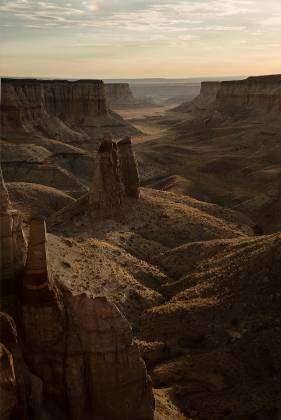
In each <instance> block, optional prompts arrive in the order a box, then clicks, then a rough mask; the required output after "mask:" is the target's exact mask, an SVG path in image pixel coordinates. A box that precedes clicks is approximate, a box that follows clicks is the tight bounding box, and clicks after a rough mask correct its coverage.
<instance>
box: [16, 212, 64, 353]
mask: <svg viewBox="0 0 281 420" xmlns="http://www.w3.org/2000/svg"><path fill="white" fill-rule="evenodd" d="M22 286H23V287H22V289H23V291H22V314H23V317H22V319H23V330H24V335H25V340H26V341H27V342H28V345H29V346H30V345H31V346H34V347H35V348H36V345H38V346H39V347H40V346H41V345H42V344H43V343H44V344H45V345H46V346H48V345H49V346H52V345H53V344H54V343H55V342H56V341H57V340H58V338H59V336H60V333H61V330H62V309H61V306H62V305H61V304H60V302H59V295H58V290H57V288H56V287H55V285H54V282H53V279H52V276H50V274H49V267H48V257H47V250H46V224H45V220H44V219H34V220H32V221H31V225H30V235H29V244H28V251H27V260H26V266H25V270H24V276H23V285H22Z"/></svg>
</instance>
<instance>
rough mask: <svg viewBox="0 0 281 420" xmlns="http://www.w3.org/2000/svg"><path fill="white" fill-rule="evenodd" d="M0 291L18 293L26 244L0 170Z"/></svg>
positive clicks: (20, 221)
mask: <svg viewBox="0 0 281 420" xmlns="http://www.w3.org/2000/svg"><path fill="white" fill-rule="evenodd" d="M0 200H1V204H0V249H1V253H0V290H1V295H2V296H7V295H14V294H17V293H18V292H19V290H18V289H19V284H18V280H19V278H20V275H21V273H22V270H23V266H24V261H25V255H26V242H25V238H24V234H23V230H22V217H21V215H20V213H19V212H18V211H16V210H13V209H12V205H11V202H10V199H9V194H8V191H7V188H6V186H5V182H4V179H3V175H2V170H1V168H0Z"/></svg>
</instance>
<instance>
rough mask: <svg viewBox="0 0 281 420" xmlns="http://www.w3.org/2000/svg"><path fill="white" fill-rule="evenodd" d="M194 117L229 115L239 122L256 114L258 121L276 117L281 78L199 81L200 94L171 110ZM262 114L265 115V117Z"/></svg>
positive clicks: (273, 76) (280, 98)
mask: <svg viewBox="0 0 281 420" xmlns="http://www.w3.org/2000/svg"><path fill="white" fill-rule="evenodd" d="M174 110H175V111H177V112H191V113H193V114H194V116H200V113H201V115H202V116H203V114H202V112H203V113H204V112H205V117H208V116H209V118H211V120H210V122H212V118H213V117H214V116H216V117H218V115H220V118H221V119H222V120H223V119H224V118H229V117H232V116H239V118H241V119H245V118H248V117H251V116H253V115H256V116H257V115H259V116H260V117H261V118H262V119H265V118H270V117H273V116H274V115H278V114H279V113H280V110H281V76H280V75H272V76H257V77H248V78H247V79H245V80H233V81H224V82H202V84H201V91H200V94H199V95H198V96H197V97H196V98H195V99H193V100H192V101H191V102H186V103H184V104H182V105H180V106H178V107H177V108H175V109H174ZM265 112H266V114H265Z"/></svg>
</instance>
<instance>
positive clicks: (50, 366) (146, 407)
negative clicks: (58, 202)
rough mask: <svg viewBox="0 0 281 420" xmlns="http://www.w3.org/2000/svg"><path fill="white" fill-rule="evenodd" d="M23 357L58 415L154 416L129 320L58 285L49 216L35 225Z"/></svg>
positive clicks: (98, 300)
mask: <svg viewBox="0 0 281 420" xmlns="http://www.w3.org/2000/svg"><path fill="white" fill-rule="evenodd" d="M22 324H23V325H22V331H23V343H24V355H25V359H26V361H27V363H28V366H29V367H30V368H31V370H32V372H34V373H35V374H36V375H38V376H39V377H40V378H41V379H42V381H43V384H44V399H45V405H46V407H47V410H48V411H49V412H51V413H52V415H53V418H55V419H56V418H64V417H65V418H68V419H78V418H83V419H85V420H87V419H89V420H90V419H94V418H104V419H110V420H114V419H116V420H117V419H120V418H122V419H128V420H129V419H132V418H134V419H139V420H146V419H147V420H149V419H153V410H154V400H153V396H152V388H151V384H150V380H149V378H148V376H147V373H146V369H145V364H144V362H143V361H142V359H141V357H140V354H139V351H138V349H137V347H136V346H135V345H134V344H133V341H132V331H131V327H130V325H129V323H128V322H127V320H126V319H125V318H124V316H123V315H122V314H121V313H120V312H119V311H118V309H117V308H116V307H115V305H113V304H111V303H110V302H108V301H107V299H106V298H102V297H101V298H95V299H93V298H90V297H88V296H87V295H85V294H83V295H78V296H74V295H72V294H71V293H70V292H69V291H68V290H66V289H62V290H61V291H59V290H58V288H57V286H56V285H55V283H54V280H53V277H52V276H51V274H50V271H49V267H48V257H47V252H46V230H45V222H44V221H43V220H33V221H32V223H31V232H30V240H29V247H28V255H27V263H26V268H25V274H24V279H23V294H22Z"/></svg>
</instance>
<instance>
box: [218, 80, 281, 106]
mask: <svg viewBox="0 0 281 420" xmlns="http://www.w3.org/2000/svg"><path fill="white" fill-rule="evenodd" d="M217 105H218V106H220V107H222V108H224V107H229V109H230V110H234V111H235V109H236V108H237V109H239V108H241V109H246V110H247V109H248V110H250V111H252V110H253V111H255V112H256V111H261V112H262V113H264V111H267V112H271V111H273V112H278V113H279V112H280V110H281V75H272V76H257V77H248V78H247V79H244V80H233V81H226V82H222V83H221V87H220V89H219V91H218V94H217Z"/></svg>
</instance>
